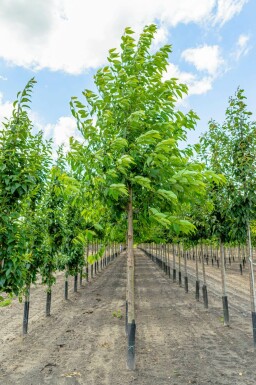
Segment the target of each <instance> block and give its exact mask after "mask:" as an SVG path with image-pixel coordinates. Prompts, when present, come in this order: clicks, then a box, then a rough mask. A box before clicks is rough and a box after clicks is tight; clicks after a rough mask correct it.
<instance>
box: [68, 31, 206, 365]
mask: <svg viewBox="0 0 256 385" xmlns="http://www.w3.org/2000/svg"><path fill="white" fill-rule="evenodd" d="M155 33H156V26H155V25H149V26H146V27H145V28H144V30H143V32H142V34H141V35H140V37H139V40H138V42H136V41H135V39H134V37H133V34H134V32H133V31H132V30H131V29H130V28H126V30H125V33H124V35H123V36H122V43H121V52H120V53H119V52H118V51H117V50H116V49H115V48H114V49H111V50H110V51H109V57H108V61H109V65H108V66H105V67H104V68H102V69H100V70H99V71H98V72H97V73H96V75H95V77H94V81H95V86H96V89H97V92H93V91H90V90H85V91H84V92H83V95H84V98H85V101H84V102H83V103H82V102H80V101H79V100H78V98H77V97H73V98H72V100H71V111H72V113H73V115H74V117H75V118H76V119H77V124H78V128H79V130H80V131H81V133H82V135H83V137H84V139H85V141H84V144H80V143H78V142H76V141H75V140H72V143H71V144H72V148H73V152H74V155H73V161H74V162H77V165H78V167H80V168H81V167H84V169H85V170H84V175H85V178H86V179H87V180H88V181H90V183H91V186H92V187H91V188H92V189H93V188H95V187H96V186H97V189H95V193H97V194H99V195H100V197H101V199H102V200H103V201H104V204H105V205H106V207H108V209H109V210H112V211H114V212H115V213H116V215H118V216H119V217H120V216H122V215H123V213H124V212H126V213H127V227H126V231H127V241H128V248H127V250H128V252H127V255H128V258H127V269H128V278H127V304H128V361H127V363H128V367H129V368H130V369H132V368H134V365H135V364H134V338H135V314H134V282H133V277H134V257H133V239H134V230H133V224H134V221H136V222H137V223H139V224H143V223H146V222H148V221H155V222H156V223H160V224H161V225H162V226H164V227H166V228H170V227H176V229H177V228H179V227H181V228H182V227H183V228H186V229H190V230H192V229H194V227H193V225H192V224H191V223H189V222H188V221H186V220H185V219H183V218H179V217H178V216H176V215H175V209H176V207H177V206H178V205H179V202H180V201H184V200H186V199H192V197H193V196H196V195H200V194H202V193H203V191H204V187H205V186H204V182H203V179H204V173H203V167H202V165H200V164H197V163H195V162H192V161H190V160H189V156H190V155H192V151H191V150H190V149H185V150H180V149H179V147H178V141H179V140H182V139H185V138H186V132H187V130H189V129H193V128H194V126H195V123H196V121H197V119H198V117H197V115H196V114H195V113H194V112H193V111H190V112H189V113H188V114H183V113H182V112H181V111H179V110H177V109H176V108H175V104H176V102H177V100H178V99H179V98H182V96H183V95H184V94H185V93H187V87H186V86H185V85H184V84H179V83H178V82H177V79H174V78H172V79H169V80H165V81H164V80H163V76H164V74H165V72H166V70H167V66H168V56H169V53H170V52H171V47H170V46H169V45H166V46H164V47H162V48H160V49H159V50H158V51H157V52H156V53H150V49H151V44H152V41H153V39H154V35H155ZM75 159H76V160H75ZM135 236H136V234H135Z"/></svg>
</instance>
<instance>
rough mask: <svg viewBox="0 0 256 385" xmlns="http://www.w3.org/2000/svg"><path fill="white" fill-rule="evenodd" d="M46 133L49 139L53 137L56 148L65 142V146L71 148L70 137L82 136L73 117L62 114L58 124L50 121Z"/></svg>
mask: <svg viewBox="0 0 256 385" xmlns="http://www.w3.org/2000/svg"><path fill="white" fill-rule="evenodd" d="M41 129H43V131H44V135H45V137H46V138H47V139H50V138H52V139H53V143H54V148H55V149H56V148H57V147H59V146H60V145H62V144H64V148H66V149H67V148H69V138H70V137H71V136H73V137H74V138H75V139H79V138H81V135H80V133H79V131H78V130H77V124H76V121H75V119H74V118H73V117H70V116H61V117H60V118H59V119H58V121H57V123H56V124H50V123H48V124H47V125H46V126H45V127H44V128H42V127H41Z"/></svg>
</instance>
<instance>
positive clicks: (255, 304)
mask: <svg viewBox="0 0 256 385" xmlns="http://www.w3.org/2000/svg"><path fill="white" fill-rule="evenodd" d="M247 244H248V260H249V277H250V294H251V311H252V331H253V344H254V348H256V293H255V280H254V265H253V254H252V243H251V230H250V223H249V222H248V224H247Z"/></svg>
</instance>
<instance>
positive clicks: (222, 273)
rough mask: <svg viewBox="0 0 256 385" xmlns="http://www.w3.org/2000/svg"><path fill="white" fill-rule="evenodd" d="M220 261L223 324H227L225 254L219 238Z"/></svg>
mask: <svg viewBox="0 0 256 385" xmlns="http://www.w3.org/2000/svg"><path fill="white" fill-rule="evenodd" d="M220 262H221V285H222V305H223V319H224V326H229V310H228V297H227V292H226V271H225V255H224V247H223V243H222V241H221V240H220Z"/></svg>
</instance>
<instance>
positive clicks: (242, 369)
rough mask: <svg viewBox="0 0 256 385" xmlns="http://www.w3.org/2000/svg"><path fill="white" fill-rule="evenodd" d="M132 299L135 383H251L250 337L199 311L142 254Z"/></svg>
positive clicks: (212, 313) (199, 307)
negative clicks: (134, 307) (135, 335)
mask: <svg viewBox="0 0 256 385" xmlns="http://www.w3.org/2000/svg"><path fill="white" fill-rule="evenodd" d="M136 299H137V313H136V314H137V318H136V322H137V325H138V341H137V367H138V379H137V383H138V384H140V385H141V384H142V385H146V384H148V385H149V384H157V385H167V384H172V385H185V384H200V385H207V384H215V385H222V384H223V385H224V384H225V385H229V384H232V385H247V384H248V385H249V384H255V382H256V375H255V374H254V372H255V359H256V356H255V353H254V351H253V349H252V340H251V338H250V336H248V335H247V334H246V333H244V332H243V331H242V330H241V329H239V328H237V327H236V325H235V326H232V327H230V328H225V327H223V326H222V325H221V323H220V320H219V314H218V313H219V311H218V312H216V310H215V309H213V310H212V309H209V310H206V309H204V308H203V305H202V303H198V302H196V301H195V300H194V293H193V294H192V293H188V294H186V293H185V292H184V289H183V288H180V287H179V286H178V285H177V284H173V283H172V282H170V279H169V278H167V277H166V276H165V275H164V274H163V272H162V271H161V270H160V269H158V268H157V267H156V265H155V264H154V263H153V262H152V261H151V260H150V259H149V258H147V257H146V256H145V254H144V253H143V252H138V253H137V258H136ZM218 310H219V309H218ZM243 321H244V320H243V318H242V317H240V319H239V323H238V326H239V325H240V324H241V323H242V322H243Z"/></svg>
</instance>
